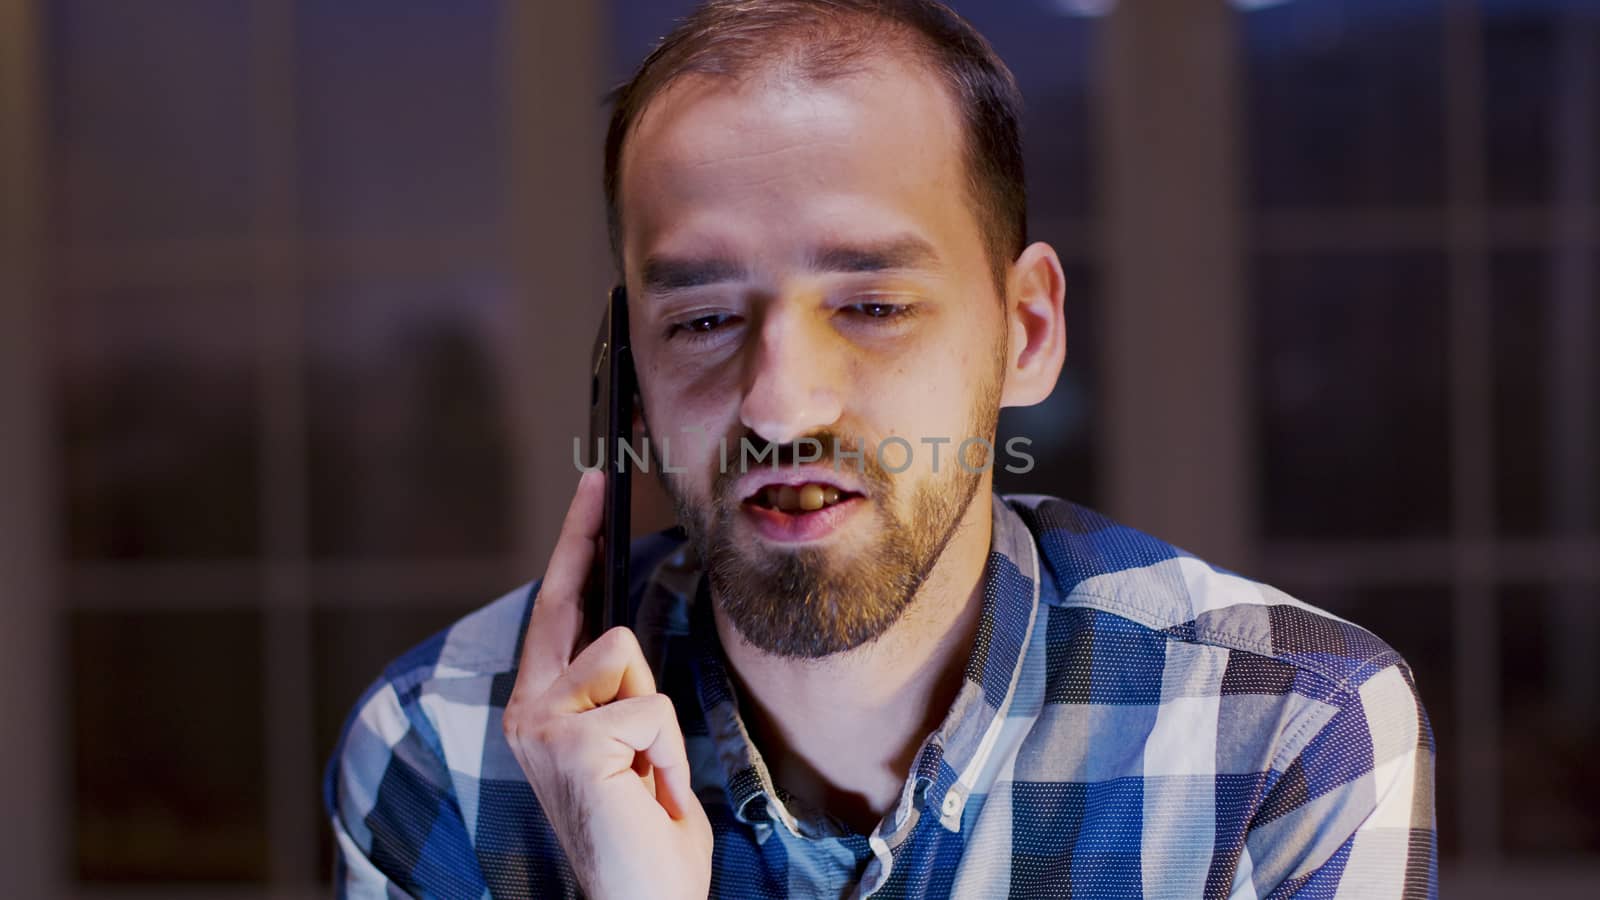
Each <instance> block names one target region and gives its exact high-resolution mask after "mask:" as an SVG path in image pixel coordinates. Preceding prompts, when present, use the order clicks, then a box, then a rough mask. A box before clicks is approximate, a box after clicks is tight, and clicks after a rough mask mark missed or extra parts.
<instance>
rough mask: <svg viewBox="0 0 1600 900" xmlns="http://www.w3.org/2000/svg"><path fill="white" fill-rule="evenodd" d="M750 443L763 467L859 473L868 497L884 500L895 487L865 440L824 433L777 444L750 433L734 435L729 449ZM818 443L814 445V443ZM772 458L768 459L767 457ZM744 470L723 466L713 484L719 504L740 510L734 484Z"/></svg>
mask: <svg viewBox="0 0 1600 900" xmlns="http://www.w3.org/2000/svg"><path fill="white" fill-rule="evenodd" d="M746 441H748V443H749V446H750V447H751V452H752V453H753V454H754V456H755V457H757V458H760V459H761V463H760V464H761V465H763V466H765V465H768V464H769V462H768V461H769V460H771V461H772V463H771V464H772V466H773V468H776V469H784V468H793V467H794V466H797V465H800V464H802V463H805V464H810V465H824V466H829V467H831V468H837V469H839V470H846V469H848V471H851V472H853V473H856V474H857V475H858V476H859V477H860V478H861V480H862V481H863V482H865V486H866V488H867V494H868V496H883V495H885V494H887V493H888V492H889V490H890V488H891V487H892V486H893V483H894V476H892V475H891V474H890V473H889V471H888V470H887V469H885V468H884V467H883V466H882V465H881V464H880V463H879V462H878V459H877V457H876V454H873V453H871V452H867V451H866V446H867V443H866V441H864V440H863V439H861V438H850V437H847V436H845V435H844V434H842V433H840V432H837V431H833V430H829V429H822V430H818V431H813V432H810V433H808V434H804V435H801V436H800V437H798V438H796V439H794V440H793V441H788V442H786V443H781V444H779V443H774V442H772V441H769V440H767V439H765V438H763V437H761V436H759V435H757V434H756V433H755V432H754V431H751V430H750V429H748V428H747V429H744V430H743V431H742V432H740V433H738V434H735V435H733V436H732V437H731V438H730V440H729V442H728V443H729V446H733V447H744V446H745V443H744V442H746ZM813 441H814V442H815V443H812V442H813ZM769 453H770V454H772V455H771V456H768V455H767V454H769ZM742 468H743V467H741V466H719V467H718V469H717V472H716V474H715V475H714V476H713V478H712V482H711V496H712V498H713V499H714V500H716V501H718V502H724V503H729V504H731V505H734V506H737V505H738V504H739V502H740V501H741V500H742V499H743V498H741V497H735V496H733V494H734V489H735V485H734V483H735V482H736V481H737V480H738V479H739V476H741V475H743V474H744V472H743V471H741V469H742Z"/></svg>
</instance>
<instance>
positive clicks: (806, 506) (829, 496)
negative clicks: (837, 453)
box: [744, 481, 861, 515]
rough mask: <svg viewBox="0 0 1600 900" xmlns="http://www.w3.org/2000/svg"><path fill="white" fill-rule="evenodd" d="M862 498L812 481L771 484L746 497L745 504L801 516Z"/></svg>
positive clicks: (829, 485) (852, 492) (854, 493)
mask: <svg viewBox="0 0 1600 900" xmlns="http://www.w3.org/2000/svg"><path fill="white" fill-rule="evenodd" d="M860 496H861V495H860V494H858V493H856V492H854V491H847V490H844V489H843V488H840V487H837V486H835V485H831V484H825V483H822V482H815V481H812V482H806V483H804V484H769V485H767V486H766V487H763V488H761V489H760V490H758V491H756V492H755V493H754V494H752V495H750V496H749V497H746V498H745V501H744V502H746V503H748V504H750V505H752V506H755V507H757V508H760V509H770V510H775V511H777V512H782V513H788V514H790V515H800V514H803V513H808V512H816V511H817V510H822V509H827V508H828V507H830V506H834V505H836V504H839V503H844V502H846V501H848V500H853V499H855V498H857V497H860Z"/></svg>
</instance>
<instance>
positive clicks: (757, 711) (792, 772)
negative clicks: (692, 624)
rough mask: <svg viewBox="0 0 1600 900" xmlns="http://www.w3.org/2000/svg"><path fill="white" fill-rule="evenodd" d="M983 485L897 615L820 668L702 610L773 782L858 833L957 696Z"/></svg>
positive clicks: (984, 553) (982, 557)
mask: <svg viewBox="0 0 1600 900" xmlns="http://www.w3.org/2000/svg"><path fill="white" fill-rule="evenodd" d="M990 496H991V490H990V488H989V486H988V485H987V484H985V485H983V486H981V487H980V488H979V489H978V490H977V491H976V492H975V493H974V495H973V501H972V503H970V504H969V505H968V507H967V509H966V510H965V511H964V513H963V514H962V518H961V521H960V523H959V524H958V525H957V526H956V530H955V532H954V533H953V534H952V535H951V537H950V540H949V541H948V542H947V543H946V545H945V548H944V552H943V553H942V554H940V556H939V560H938V562H936V563H935V564H934V567H933V569H932V571H930V572H929V573H928V578H927V579H926V580H925V581H924V582H923V585H922V588H921V589H920V590H918V592H917V594H916V596H915V597H914V598H913V599H912V602H911V604H910V606H909V607H907V609H906V612H905V614H904V615H903V616H901V617H900V619H899V621H897V622H896V623H895V624H894V625H893V626H892V627H891V628H890V629H889V630H888V631H887V632H885V633H884V634H883V635H882V636H880V637H879V638H878V639H877V640H874V641H871V642H869V643H867V644H865V645H863V646H861V647H857V648H855V649H853V650H849V651H846V652H844V653H839V654H835V655H833V656H830V657H827V658H825V659H821V660H797V659H789V658H782V657H776V656H772V655H771V654H768V653H766V652H764V651H762V650H760V649H759V648H756V647H754V646H752V645H751V644H749V643H748V642H746V641H745V640H744V639H743V637H742V636H741V635H740V634H739V633H738V631H737V630H735V629H734V627H733V626H732V624H731V623H729V622H728V621H727V619H726V617H724V616H723V615H722V613H721V610H720V609H718V608H716V605H715V604H713V609H714V613H715V619H716V626H717V634H718V637H719V638H720V639H721V641H722V646H723V648H724V651H725V652H726V654H727V657H728V662H729V668H730V670H731V674H732V676H733V678H734V681H735V683H736V685H737V687H738V689H739V701H740V704H739V709H740V713H741V715H742V716H743V717H744V720H745V725H746V727H747V728H749V730H750V732H751V737H752V739H753V740H754V741H755V743H756V746H757V748H758V749H759V750H760V752H761V755H762V757H763V759H764V760H765V761H766V764H767V767H768V770H769V771H770V772H771V773H772V777H773V779H774V781H776V782H777V783H778V784H779V785H781V786H782V787H783V788H784V790H785V791H787V792H789V793H790V794H793V795H795V796H797V797H799V798H801V799H802V800H804V801H805V802H806V803H807V804H808V805H809V806H811V807H812V808H814V809H819V810H825V811H827V812H828V813H830V814H832V815H834V816H835V817H837V818H840V819H843V820H844V821H845V822H846V824H848V825H850V826H851V827H852V828H853V829H855V830H856V831H857V832H859V833H863V834H865V833H868V832H870V831H871V830H872V828H873V826H875V825H876V824H877V822H878V820H879V819H881V818H882V817H883V816H884V814H885V813H887V812H888V811H889V810H890V809H892V808H893V806H894V804H895V803H896V802H897V801H898V799H899V796H900V791H901V788H902V786H903V785H904V782H905V779H906V777H907V776H908V774H909V772H910V768H911V764H912V762H913V761H914V759H915V756H916V753H917V750H918V748H919V747H920V746H921V745H922V742H923V741H924V740H925V739H926V738H927V736H928V734H929V732H931V731H932V730H933V729H935V728H937V727H938V725H939V723H940V722H941V721H942V720H943V718H944V716H945V715H946V713H947V712H948V710H949V709H950V706H951V704H952V703H953V702H954V701H955V697H956V695H957V693H958V692H959V691H960V689H961V682H962V676H963V674H964V670H965V666H966V662H967V659H968V657H969V656H970V655H971V652H972V643H973V640H974V638H975V635H976V633H977V629H978V622H979V618H980V616H981V613H982V606H983V595H982V585H981V582H982V578H983V569H984V564H985V561H986V560H987V558H988V552H989V542H990V538H991V534H990V532H991V530H992V525H993V523H992V520H991V514H992V513H991V509H990V503H991V501H990Z"/></svg>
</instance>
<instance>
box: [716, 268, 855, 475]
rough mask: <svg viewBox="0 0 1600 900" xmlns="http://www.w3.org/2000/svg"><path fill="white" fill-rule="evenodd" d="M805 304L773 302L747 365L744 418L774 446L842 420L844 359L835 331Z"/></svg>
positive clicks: (753, 429)
mask: <svg viewBox="0 0 1600 900" xmlns="http://www.w3.org/2000/svg"><path fill="white" fill-rule="evenodd" d="M796 306H800V304H786V303H784V302H783V301H782V300H779V301H777V302H774V303H771V304H769V305H768V308H767V310H766V312H765V314H764V316H763V318H762V321H761V323H760V327H759V331H758V334H757V337H756V340H755V342H754V343H753V345H752V346H751V348H750V350H749V353H750V358H749V361H748V363H747V366H746V374H745V391H744V398H743V401H742V402H741V403H740V406H739V419H740V421H742V422H743V423H744V425H745V427H747V428H749V429H750V430H751V431H753V432H755V433H756V434H757V435H760V436H761V437H762V438H765V439H766V440H768V441H771V442H772V443H775V444H787V443H790V442H792V441H794V440H795V439H797V438H802V437H805V436H806V435H807V434H810V433H812V432H814V431H817V430H819V429H823V428H827V427H829V426H831V425H833V424H834V423H835V422H837V421H838V420H839V416H840V414H841V413H842V406H841V402H840V390H839V386H838V375H839V373H838V371H837V370H838V367H839V362H838V360H837V359H835V356H836V354H835V353H834V352H833V348H832V347H831V338H830V335H831V333H832V331H831V329H830V328H829V327H828V326H827V324H826V323H825V322H821V321H818V320H817V318H816V317H815V316H812V315H810V314H809V313H808V312H807V311H806V310H804V309H797V308H794V307H796Z"/></svg>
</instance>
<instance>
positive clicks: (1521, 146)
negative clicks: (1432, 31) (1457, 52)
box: [1482, 0, 1600, 206]
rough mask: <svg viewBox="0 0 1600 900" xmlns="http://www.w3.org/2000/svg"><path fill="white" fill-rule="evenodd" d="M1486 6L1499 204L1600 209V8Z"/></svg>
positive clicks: (1515, 1)
mask: <svg viewBox="0 0 1600 900" xmlns="http://www.w3.org/2000/svg"><path fill="white" fill-rule="evenodd" d="M1482 2H1483V41H1484V46H1483V54H1484V74H1485V78H1484V90H1485V92H1486V109H1485V113H1486V116H1487V121H1486V123H1485V129H1486V133H1487V135H1488V154H1489V192H1490V196H1491V198H1492V199H1493V200H1494V202H1496V203H1499V204H1506V205H1513V206H1516V205H1521V206H1529V205H1540V204H1545V203H1549V202H1554V201H1556V200H1558V199H1559V200H1560V201H1563V202H1567V201H1571V200H1575V199H1584V198H1578V197H1574V196H1573V191H1572V188H1573V187H1575V186H1577V185H1579V184H1587V185H1588V187H1589V189H1590V191H1592V193H1591V194H1590V195H1589V198H1592V199H1593V201H1594V202H1597V203H1600V4H1596V3H1594V2H1592V0H1482Z"/></svg>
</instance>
